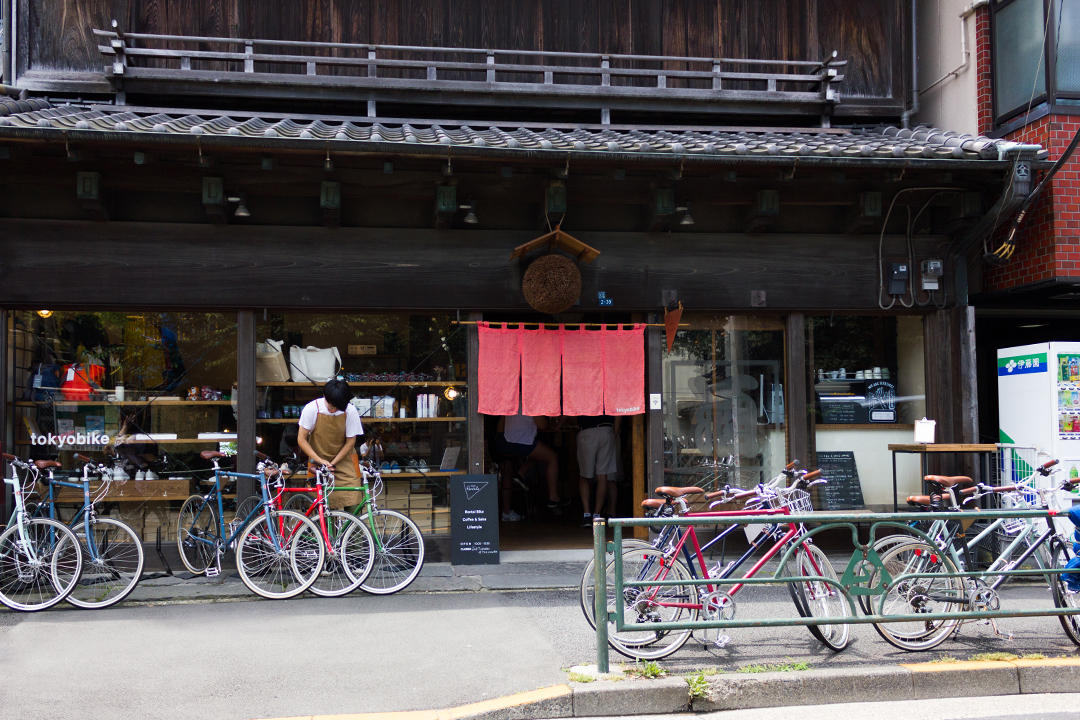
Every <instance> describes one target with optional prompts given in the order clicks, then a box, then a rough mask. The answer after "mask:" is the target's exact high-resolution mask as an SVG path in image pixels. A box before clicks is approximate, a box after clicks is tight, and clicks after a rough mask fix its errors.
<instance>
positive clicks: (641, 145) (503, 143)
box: [0, 101, 1046, 161]
mask: <svg viewBox="0 0 1080 720" xmlns="http://www.w3.org/2000/svg"><path fill="white" fill-rule="evenodd" d="M23 102H27V101H23ZM29 102H40V101H29ZM12 130H16V132H12ZM27 131H29V132H27ZM57 131H62V132H63V133H64V134H65V135H67V136H69V137H73V136H76V135H78V136H81V137H83V138H84V139H92V138H93V135H94V134H95V133H102V134H103V135H104V134H106V133H107V134H108V139H110V140H117V139H125V138H127V139H132V140H134V139H136V138H140V137H141V138H142V139H143V140H144V141H145V140H150V139H152V138H156V137H157V138H164V137H168V138H170V139H173V140H178V139H181V138H190V139H195V138H200V139H203V138H205V139H209V138H220V139H221V141H225V142H234V143H235V144H236V145H238V146H242V145H247V144H252V143H254V144H258V145H260V146H263V145H266V144H267V143H271V142H281V143H283V144H290V145H292V146H295V145H300V146H303V145H304V144H306V143H308V142H310V143H312V144H313V146H317V147H324V146H326V147H329V146H332V145H333V146H336V145H338V144H341V143H348V144H350V145H352V144H355V147H354V148H350V149H354V150H363V149H364V148H365V146H368V147H370V149H371V150H372V151H379V152H385V151H387V150H388V149H390V150H391V151H396V152H407V153H408V152H417V153H423V152H441V153H445V152H446V150H447V149H448V148H450V149H454V150H455V151H459V150H466V149H467V150H469V151H470V152H478V153H485V152H490V153H494V154H497V155H501V156H507V155H510V156H513V155H515V154H517V153H523V154H524V153H530V154H532V153H538V152H539V153H543V152H545V151H554V152H560V153H565V152H570V153H574V154H579V153H588V154H596V155H600V156H602V155H605V154H620V155H630V156H640V157H642V158H644V157H656V156H664V155H669V156H670V155H676V156H682V157H693V158H700V159H703V160H704V159H709V158H716V159H722V158H755V157H756V158H762V159H768V158H776V159H781V158H795V157H799V158H805V159H812V158H823V159H825V158H836V159H842V158H849V159H853V160H863V161H867V160H880V161H889V160H893V161H895V160H1000V159H1003V158H1004V157H1005V155H1006V154H1009V153H1016V152H1019V153H1022V154H1025V155H1027V156H1030V157H1036V158H1041V157H1045V155H1046V151H1045V150H1043V149H1042V148H1040V147H1038V146H1034V145H1017V144H1016V143H1011V142H1008V141H1004V140H994V139H991V138H986V137H976V136H972V135H964V134H961V133H956V132H950V131H944V130H937V129H934V128H925V127H919V128H915V129H913V130H907V129H898V128H894V127H879V128H872V129H851V130H835V129H834V130H814V129H769V128H758V129H694V130H663V129H656V128H648V129H640V128H639V129H626V128H601V127H592V128H574V127H569V126H567V127H542V128H538V127H522V126H518V125H515V124H512V123H511V124H498V125H495V124H490V125H489V124H485V125H483V126H477V125H451V124H446V123H443V124H432V123H431V122H424V121H416V122H412V123H409V122H402V123H393V124H390V123H387V124H383V123H380V122H372V121H366V120H359V119H349V118H313V117H310V116H306V117H303V118H300V117H295V118H289V117H280V116H275V117H266V116H263V117H258V116H255V117H252V116H245V115H243V114H228V113H223V112H220V111H199V112H189V111H179V110H178V111H168V112H164V111H161V110H156V109H154V110H151V109H140V108H128V107H112V106H106V107H94V108H86V107H83V106H75V105H64V106H60V107H44V108H40V109H34V110H30V111H29V112H19V113H13V114H8V115H5V114H4V106H2V105H0V138H2V137H4V136H5V135H21V136H26V135H27V134H30V135H37V134H38V133H40V134H41V136H42V138H43V139H44V138H45V137H48V136H50V135H52V134H53V133H55V132H57ZM102 139H105V138H104V137H103V138H102ZM387 145H389V146H397V147H394V148H387V147H386V146H387Z"/></svg>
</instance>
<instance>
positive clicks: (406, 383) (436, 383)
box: [255, 380, 466, 388]
mask: <svg viewBox="0 0 1080 720" xmlns="http://www.w3.org/2000/svg"><path fill="white" fill-rule="evenodd" d="M255 384H256V385H257V386H258V387H297V388H299V387H304V388H321V387H322V384H321V383H309V382H289V381H283V382H261V383H255ZM465 385H466V382H465V381H464V380H402V381H400V382H394V381H392V380H391V381H385V380H382V381H377V382H376V381H371V382H366V381H359V382H350V383H349V387H464V386H465Z"/></svg>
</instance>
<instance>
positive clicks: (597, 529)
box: [592, 518, 608, 673]
mask: <svg viewBox="0 0 1080 720" xmlns="http://www.w3.org/2000/svg"><path fill="white" fill-rule="evenodd" d="M592 527H593V618H594V619H595V620H596V670H597V672H601V673H606V672H608V633H607V631H608V624H607V619H608V617H607V555H606V553H605V550H606V549H607V548H606V545H607V533H606V530H607V523H605V522H604V519H603V518H596V519H594V520H593V526H592Z"/></svg>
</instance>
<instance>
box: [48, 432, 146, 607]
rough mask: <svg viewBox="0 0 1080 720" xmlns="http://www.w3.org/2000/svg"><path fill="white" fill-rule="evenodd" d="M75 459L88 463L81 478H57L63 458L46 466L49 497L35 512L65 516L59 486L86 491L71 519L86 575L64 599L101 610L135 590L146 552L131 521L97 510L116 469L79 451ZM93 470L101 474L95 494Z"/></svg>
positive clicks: (140, 575)
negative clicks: (105, 515)
mask: <svg viewBox="0 0 1080 720" xmlns="http://www.w3.org/2000/svg"><path fill="white" fill-rule="evenodd" d="M75 459H76V460H78V461H79V462H81V463H83V469H82V479H81V480H78V481H71V480H60V479H59V478H57V477H55V475H54V471H55V469H56V467H58V466H59V463H53V464H51V465H50V466H49V467H47V468H46V469H45V472H46V477H45V485H46V488H47V490H46V496H45V499H44V500H43V501H42V502H41V503H40V504H39V505H38V508H37V511H36V514H37V515H38V516H39V517H47V518H49V519H51V520H60V521H63V519H62V518H61V517H60V516H59V513H58V512H57V508H56V505H57V502H58V497H57V493H56V491H57V489H58V488H72V489H74V490H79V491H80V492H81V493H82V507H80V508H79V510H78V511H77V512H76V513H75V515H74V516H73V517H72V519H71V520H70V521H69V522H68V523H67V524H68V526H69V527H70V528H71V529H72V531H73V532H74V533H75V535H76V536H77V537H78V538H79V542H80V544H81V546H82V556H83V564H82V576H81V577H80V578H79V581H78V582H77V583H76V584H75V587H74V588H72V590H71V593H70V594H69V595H68V596H67V597H66V598H65V599H66V600H67V601H68V602H69V603H71V604H72V605H74V606H76V607H81V608H89V609H99V608H104V607H108V606H110V605H115V604H116V603H118V602H120V601H121V600H123V599H124V598H126V597H127V596H128V595H130V594H131V591H132V590H134V589H135V586H136V585H138V584H139V578H140V577H142V570H143V562H144V559H145V557H144V554H143V546H142V543H141V542H140V541H139V536H138V535H136V534H135V531H134V530H133V529H132V528H131V527H130V526H128V525H127V524H125V523H123V522H121V521H120V520H117V519H115V518H111V517H103V516H99V515H98V514H97V508H96V504H97V503H98V502H100V501H101V499H102V498H104V497H105V496H106V495H107V494H108V492H109V486H110V485H111V484H112V483H113V482H114V481H113V475H112V471H111V469H110V468H109V467H108V466H107V465H103V464H100V463H97V462H95V461H94V460H91V459H90V458H88V457H86V456H84V455H79V454H78V453H76V454H75ZM91 474H94V475H97V476H98V477H100V478H101V482H100V483H99V484H98V486H97V487H96V488H94V490H93V492H92V493H91V489H90V484H91ZM91 494H92V495H93V497H91Z"/></svg>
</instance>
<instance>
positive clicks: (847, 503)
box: [816, 450, 863, 510]
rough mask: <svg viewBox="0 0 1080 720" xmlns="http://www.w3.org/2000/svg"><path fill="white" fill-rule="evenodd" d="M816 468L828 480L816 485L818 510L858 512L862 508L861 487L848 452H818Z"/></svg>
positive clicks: (852, 455) (850, 452) (851, 457)
mask: <svg viewBox="0 0 1080 720" xmlns="http://www.w3.org/2000/svg"><path fill="white" fill-rule="evenodd" d="M817 461H818V467H819V468H821V474H822V476H823V477H824V478H825V479H826V480H828V482H827V483H826V484H824V485H817V486H816V488H817V490H818V501H819V503H820V507H819V508H818V509H819V510H858V509H860V508H862V507H863V496H862V485H860V484H859V471H858V470H857V469H856V468H855V453H853V452H852V451H850V450H829V451H820V450H819V451H818V454H817Z"/></svg>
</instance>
